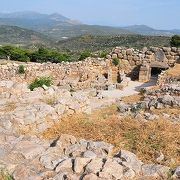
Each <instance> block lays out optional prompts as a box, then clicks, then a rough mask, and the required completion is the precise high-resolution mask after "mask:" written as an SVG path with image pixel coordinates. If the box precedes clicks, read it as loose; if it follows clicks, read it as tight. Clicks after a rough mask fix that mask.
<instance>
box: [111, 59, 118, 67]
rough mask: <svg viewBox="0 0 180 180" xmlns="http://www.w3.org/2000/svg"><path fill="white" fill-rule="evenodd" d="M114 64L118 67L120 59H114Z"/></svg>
mask: <svg viewBox="0 0 180 180" xmlns="http://www.w3.org/2000/svg"><path fill="white" fill-rule="evenodd" d="M112 63H113V64H114V65H115V66H118V65H119V59H118V58H114V59H113V60H112Z"/></svg>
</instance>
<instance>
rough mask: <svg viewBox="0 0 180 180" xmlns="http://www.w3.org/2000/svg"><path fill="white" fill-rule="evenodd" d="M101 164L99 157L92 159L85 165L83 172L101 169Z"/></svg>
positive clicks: (93, 171) (94, 172)
mask: <svg viewBox="0 0 180 180" xmlns="http://www.w3.org/2000/svg"><path fill="white" fill-rule="evenodd" d="M103 164H104V163H103V159H101V158H97V159H92V161H91V162H90V163H89V164H88V165H87V166H86V168H85V172H87V173H93V174H96V173H98V172H100V171H101V169H102V167H103Z"/></svg>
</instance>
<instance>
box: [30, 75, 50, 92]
mask: <svg viewBox="0 0 180 180" xmlns="http://www.w3.org/2000/svg"><path fill="white" fill-rule="evenodd" d="M43 85H45V86H47V87H50V86H51V85H52V79H51V78H50V77H41V78H36V79H35V80H34V81H33V82H32V83H31V84H30V85H29V89H30V90H31V91H33V90H34V89H35V88H38V87H43Z"/></svg>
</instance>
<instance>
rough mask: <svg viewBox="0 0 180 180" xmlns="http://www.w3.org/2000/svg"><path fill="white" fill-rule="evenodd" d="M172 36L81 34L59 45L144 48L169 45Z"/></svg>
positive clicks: (83, 47) (80, 48)
mask: <svg viewBox="0 0 180 180" xmlns="http://www.w3.org/2000/svg"><path fill="white" fill-rule="evenodd" d="M169 42H170V37H165V36H142V35H119V36H91V35H87V36H81V37H76V38H72V39H68V40H64V41H59V42H58V43H57V47H58V48H59V49H63V50H71V51H82V50H91V51H96V50H104V49H111V48H113V47H116V46H125V47H134V48H142V47H144V46H147V47H150V46H159V47H162V46H169Z"/></svg>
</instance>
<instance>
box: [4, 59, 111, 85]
mask: <svg viewBox="0 0 180 180" xmlns="http://www.w3.org/2000/svg"><path fill="white" fill-rule="evenodd" d="M20 64H21V65H22V64H23V65H24V67H25V74H19V73H18V69H19V66H20ZM109 72H110V61H109V60H104V59H100V58H97V59H94V58H88V59H86V60H85V61H81V62H71V63H68V62H66V63H59V64H52V63H43V64H40V63H11V62H9V63H7V64H5V65H1V66H0V79H1V80H14V81H17V82H22V81H26V82H31V81H32V80H34V79H35V78H36V77H41V76H50V77H51V78H52V79H53V81H54V84H55V85H57V84H59V85H62V86H63V85H66V84H71V85H74V86H82V88H88V87H90V86H91V85H92V83H93V85H95V84H96V81H97V82H100V81H102V83H104V82H105V81H107V82H108V81H110V77H111V76H110V75H109V76H108V73H109ZM105 76H106V77H105Z"/></svg>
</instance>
